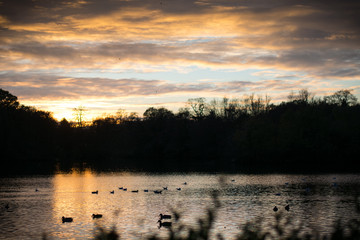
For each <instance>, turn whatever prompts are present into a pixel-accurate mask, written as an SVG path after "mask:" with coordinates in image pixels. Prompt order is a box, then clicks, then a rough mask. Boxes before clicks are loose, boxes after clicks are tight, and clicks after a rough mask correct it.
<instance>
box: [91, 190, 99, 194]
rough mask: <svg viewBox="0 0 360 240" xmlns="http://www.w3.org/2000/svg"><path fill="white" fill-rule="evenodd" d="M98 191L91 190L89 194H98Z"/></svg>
mask: <svg viewBox="0 0 360 240" xmlns="http://www.w3.org/2000/svg"><path fill="white" fill-rule="evenodd" d="M98 193H99V191H98V190H96V191H93V192H91V194H98Z"/></svg>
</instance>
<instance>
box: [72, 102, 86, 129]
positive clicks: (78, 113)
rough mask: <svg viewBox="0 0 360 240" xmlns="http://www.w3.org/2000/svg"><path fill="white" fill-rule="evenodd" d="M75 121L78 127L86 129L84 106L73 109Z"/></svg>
mask: <svg viewBox="0 0 360 240" xmlns="http://www.w3.org/2000/svg"><path fill="white" fill-rule="evenodd" d="M73 111H74V116H75V120H76V123H77V127H84V126H85V124H84V116H85V111H86V108H85V107H84V106H79V107H77V108H73Z"/></svg>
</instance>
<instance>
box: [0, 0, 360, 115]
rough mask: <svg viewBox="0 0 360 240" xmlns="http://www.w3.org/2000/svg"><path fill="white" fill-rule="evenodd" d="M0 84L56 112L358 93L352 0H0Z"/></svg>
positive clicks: (356, 9) (359, 37) (357, 18)
mask: <svg viewBox="0 0 360 240" xmlns="http://www.w3.org/2000/svg"><path fill="white" fill-rule="evenodd" d="M0 88H2V89H5V90H7V91H10V92H11V93H12V94H14V95H16V96H17V97H18V98H19V100H20V102H21V103H22V104H25V105H32V106H35V107H37V108H38V109H42V110H47V111H51V112H53V113H54V116H55V117H56V118H58V119H61V118H62V117H67V118H68V119H72V118H73V114H72V109H73V108H74V107H78V106H80V105H82V106H84V107H86V108H87V109H88V112H87V114H88V118H89V119H90V118H93V117H95V116H96V115H100V114H102V113H104V112H107V113H115V112H116V110H117V109H120V108H121V109H125V110H127V111H129V112H130V111H135V112H139V113H140V115H141V114H142V113H143V112H144V111H145V110H146V108H148V107H150V106H155V107H157V106H163V107H166V108H168V109H171V110H174V111H175V112H176V111H177V109H178V108H179V107H183V106H185V102H186V101H187V99H188V98H193V97H205V98H207V99H208V100H211V99H213V98H221V97H224V96H226V97H229V98H232V97H239V98H241V97H242V96H243V95H245V94H251V93H255V94H258V95H265V94H268V95H269V96H271V98H272V99H273V102H276V101H281V100H284V99H286V96H287V95H288V94H289V93H290V92H291V91H297V90H299V89H304V88H305V89H308V90H309V91H311V92H314V93H316V95H317V96H324V95H329V94H331V93H333V92H334V91H337V90H340V89H345V88H346V89H353V93H354V94H355V95H356V96H357V97H358V98H360V1H358V0H344V1H339V0H317V1H314V0H273V1H272V0H0Z"/></svg>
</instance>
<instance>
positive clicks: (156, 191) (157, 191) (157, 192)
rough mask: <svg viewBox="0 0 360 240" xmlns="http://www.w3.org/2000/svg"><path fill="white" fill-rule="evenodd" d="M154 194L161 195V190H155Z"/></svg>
mask: <svg viewBox="0 0 360 240" xmlns="http://www.w3.org/2000/svg"><path fill="white" fill-rule="evenodd" d="M154 193H156V194H161V193H162V191H161V190H155V191H154Z"/></svg>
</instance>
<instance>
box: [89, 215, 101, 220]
mask: <svg viewBox="0 0 360 240" xmlns="http://www.w3.org/2000/svg"><path fill="white" fill-rule="evenodd" d="M91 217H92V218H93V219H95V218H102V214H93V215H91Z"/></svg>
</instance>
